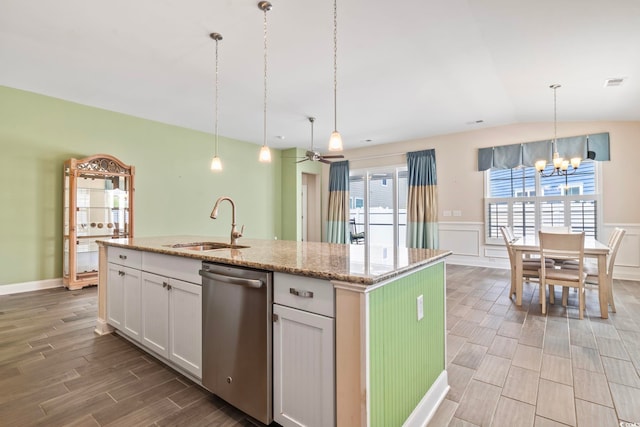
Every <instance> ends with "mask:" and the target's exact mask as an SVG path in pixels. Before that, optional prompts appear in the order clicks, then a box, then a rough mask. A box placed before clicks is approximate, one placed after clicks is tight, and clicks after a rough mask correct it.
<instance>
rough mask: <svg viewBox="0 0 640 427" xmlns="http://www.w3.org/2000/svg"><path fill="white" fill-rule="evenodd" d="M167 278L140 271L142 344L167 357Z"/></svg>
mask: <svg viewBox="0 0 640 427" xmlns="http://www.w3.org/2000/svg"><path fill="white" fill-rule="evenodd" d="M168 286H169V279H167V278H166V277H164V276H158V275H157V274H151V273H147V272H144V273H142V337H141V338H142V344H144V345H145V346H147V347H148V348H150V349H151V350H153V351H155V352H156V353H158V354H159V355H160V356H162V357H165V358H169V332H168V331H169V290H168V289H167V287H168Z"/></svg>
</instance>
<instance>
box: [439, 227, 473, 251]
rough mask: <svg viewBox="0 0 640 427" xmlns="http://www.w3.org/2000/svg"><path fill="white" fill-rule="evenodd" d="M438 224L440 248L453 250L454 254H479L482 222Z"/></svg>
mask: <svg viewBox="0 0 640 427" xmlns="http://www.w3.org/2000/svg"><path fill="white" fill-rule="evenodd" d="M478 225H480V229H478ZM439 226H440V247H441V248H443V249H449V250H451V251H453V254H454V255H467V256H474V257H477V256H480V240H481V234H480V231H481V230H482V228H481V227H482V223H468V222H441V223H440V224H439Z"/></svg>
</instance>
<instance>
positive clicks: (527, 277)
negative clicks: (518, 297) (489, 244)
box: [500, 226, 554, 298]
mask: <svg viewBox="0 0 640 427" xmlns="http://www.w3.org/2000/svg"><path fill="white" fill-rule="evenodd" d="M500 233H502V238H503V239H504V244H505V247H506V249H507V253H508V254H509V264H510V265H511V289H510V291H509V298H511V296H512V295H513V294H515V293H516V281H515V276H514V275H515V272H516V264H515V263H516V255H515V250H514V249H513V242H515V241H516V237H515V234H514V233H513V229H512V228H511V227H506V226H503V227H500ZM547 265H548V266H549V268H553V265H554V263H553V260H549V261H548V262H547ZM539 270H540V260H539V259H531V258H523V260H522V279H523V280H522V281H523V282H537V281H538V279H539Z"/></svg>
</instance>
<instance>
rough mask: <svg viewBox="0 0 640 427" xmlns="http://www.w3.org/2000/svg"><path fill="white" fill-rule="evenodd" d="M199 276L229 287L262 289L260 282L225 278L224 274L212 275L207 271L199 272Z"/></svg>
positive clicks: (240, 278)
mask: <svg viewBox="0 0 640 427" xmlns="http://www.w3.org/2000/svg"><path fill="white" fill-rule="evenodd" d="M199 273H200V275H201V276H202V277H204V278H205V279H210V280H217V281H219V282H223V283H228V284H230V285H238V286H245V287H247V288H256V289H259V288H261V287H262V280H256V279H244V278H242V277H231V276H225V275H224V274H219V273H212V272H210V271H207V270H200V271H199Z"/></svg>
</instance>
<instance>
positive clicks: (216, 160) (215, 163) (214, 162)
mask: <svg viewBox="0 0 640 427" xmlns="http://www.w3.org/2000/svg"><path fill="white" fill-rule="evenodd" d="M209 37H211V38H212V39H213V40H215V42H216V102H215V105H216V111H215V116H216V124H215V133H216V145H215V152H214V155H213V159H211V170H212V171H216V172H220V171H222V162H221V161H220V157H218V42H219V41H220V40H222V35H220V34H219V33H211V34H209Z"/></svg>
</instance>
